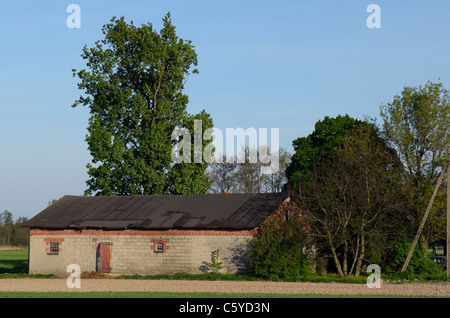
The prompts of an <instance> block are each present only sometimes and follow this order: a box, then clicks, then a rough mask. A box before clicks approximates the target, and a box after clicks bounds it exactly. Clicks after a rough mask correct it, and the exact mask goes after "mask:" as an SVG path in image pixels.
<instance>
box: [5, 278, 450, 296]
mask: <svg viewBox="0 0 450 318" xmlns="http://www.w3.org/2000/svg"><path fill="white" fill-rule="evenodd" d="M88 277H89V274H86V275H85V278H83V276H82V278H81V288H68V287H67V284H66V279H63V278H58V279H37V278H16V279H0V291H36V292H55V291H62V292H67V291H69V292H89V291H113V292H114V291H121V292H130V291H140V292H212V293H274V294H326V295H333V294H334V295H335V294H341V295H415V296H439V297H450V283H404V284H395V283H388V282H382V284H381V288H368V287H367V286H366V285H365V284H344V283H296V282H292V283H290V282H263V281H255V282H251V281H193V280H126V279H97V278H99V277H97V278H88ZM101 278H112V277H111V276H109V275H105V276H102V277H101Z"/></svg>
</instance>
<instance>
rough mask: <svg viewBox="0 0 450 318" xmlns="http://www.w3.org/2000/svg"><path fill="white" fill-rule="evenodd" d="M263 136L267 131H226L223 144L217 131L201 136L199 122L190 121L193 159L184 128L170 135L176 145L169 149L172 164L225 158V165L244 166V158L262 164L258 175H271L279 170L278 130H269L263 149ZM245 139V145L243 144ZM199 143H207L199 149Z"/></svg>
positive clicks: (232, 129)
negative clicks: (192, 125)
mask: <svg viewBox="0 0 450 318" xmlns="http://www.w3.org/2000/svg"><path fill="white" fill-rule="evenodd" d="M267 132H268V131H267V128H259V129H258V131H257V130H256V128H253V127H250V128H247V129H246V130H244V129H243V128H226V131H225V140H224V134H223V132H222V131H221V130H220V129H218V128H208V129H206V130H205V132H204V133H203V129H202V121H201V120H198V119H196V120H194V158H192V142H191V141H192V136H191V133H190V132H189V130H188V129H187V128H184V127H179V128H176V129H174V131H173V132H172V140H175V141H177V143H176V144H175V146H174V147H173V148H172V154H171V156H172V162H174V163H181V162H184V163H192V162H194V163H202V162H206V163H213V162H217V163H223V160H224V157H225V161H226V162H228V163H234V162H235V161H236V162H237V163H245V162H246V159H247V157H248V162H249V163H258V162H260V163H261V164H262V165H261V173H262V174H274V173H276V172H277V171H278V168H279V153H280V149H279V148H280V147H279V137H280V136H279V128H271V129H270V148H269V147H268V146H267V144H268V142H267V137H268V135H267ZM213 136H214V138H213ZM180 137H181V140H180ZM235 137H236V140H237V143H236V144H235V142H234V141H235ZM246 137H247V138H248V143H246ZM203 141H210V142H209V143H208V144H207V145H206V146H205V147H203ZM224 146H226V147H224ZM225 148H226V152H225ZM213 153H214V154H213ZM236 153H237V155H236ZM258 157H259V158H258Z"/></svg>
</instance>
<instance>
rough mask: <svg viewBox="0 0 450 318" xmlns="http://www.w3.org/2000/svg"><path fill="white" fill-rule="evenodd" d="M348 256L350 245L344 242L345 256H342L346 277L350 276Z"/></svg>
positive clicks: (343, 270)
mask: <svg viewBox="0 0 450 318" xmlns="http://www.w3.org/2000/svg"><path fill="white" fill-rule="evenodd" d="M347 255H348V243H347V241H345V242H344V255H342V272H343V273H344V276H348V264H347Z"/></svg>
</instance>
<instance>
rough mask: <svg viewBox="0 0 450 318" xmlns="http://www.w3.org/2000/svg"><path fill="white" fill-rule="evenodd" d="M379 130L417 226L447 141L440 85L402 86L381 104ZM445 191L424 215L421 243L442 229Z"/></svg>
mask: <svg viewBox="0 0 450 318" xmlns="http://www.w3.org/2000/svg"><path fill="white" fill-rule="evenodd" d="M380 112H381V117H382V118H383V132H384V135H385V138H386V140H387V141H388V142H389V144H390V145H391V147H393V148H394V149H395V150H396V151H397V153H398V156H399V157H400V160H401V161H402V163H403V166H404V168H405V171H406V173H405V180H404V186H403V187H404V188H405V189H407V193H408V198H407V202H408V203H409V211H410V216H409V217H410V219H411V220H412V221H413V222H414V224H415V225H416V228H418V227H419V224H420V222H421V220H422V218H423V215H424V213H425V210H426V208H427V205H428V202H429V200H430V198H431V195H432V192H433V188H434V186H435V184H436V182H437V179H438V176H439V174H440V172H441V171H442V167H443V166H444V165H445V163H446V161H447V154H446V151H447V146H448V145H450V96H449V91H448V90H447V89H445V88H444V87H443V84H442V83H432V82H427V84H426V85H425V86H419V87H404V89H403V91H402V92H401V94H400V95H395V96H394V98H393V100H392V102H390V103H388V104H387V105H382V106H381V107H380ZM445 213H446V212H445V189H443V188H441V189H440V191H439V192H438V194H437V196H436V198H435V201H434V204H433V207H432V210H431V211H430V214H429V216H428V218H427V222H426V223H425V226H424V229H423V231H422V235H421V237H420V246H421V248H422V250H423V251H424V253H425V255H426V251H427V247H428V243H429V242H431V241H432V240H435V239H439V238H443V235H444V233H445Z"/></svg>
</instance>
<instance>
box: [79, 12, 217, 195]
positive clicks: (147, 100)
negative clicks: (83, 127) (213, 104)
mask: <svg viewBox="0 0 450 318" xmlns="http://www.w3.org/2000/svg"><path fill="white" fill-rule="evenodd" d="M102 31H103V34H104V39H103V40H101V41H97V42H96V43H95V46H94V47H92V48H88V47H87V46H85V47H84V49H83V54H82V55H81V56H82V58H83V59H85V60H86V66H87V68H86V69H82V70H79V71H77V70H73V76H77V77H78V78H79V79H80V80H81V81H80V82H79V84H78V88H79V89H80V90H83V91H84V95H82V96H80V98H79V99H78V100H76V101H75V103H74V104H73V107H77V106H88V107H89V108H90V118H89V125H88V128H87V130H88V134H87V136H86V141H87V143H88V149H89V151H90V153H91V155H92V163H89V164H88V165H87V168H88V175H89V177H90V178H89V179H88V180H87V182H86V183H87V185H88V189H87V190H86V191H85V194H88V195H89V194H96V195H141V194H192V193H204V192H206V190H207V189H208V188H209V185H210V183H211V182H210V180H209V178H208V176H207V174H205V169H206V168H207V166H208V164H207V163H205V162H203V161H202V162H201V163H177V164H175V163H174V162H172V159H171V150H172V148H173V146H174V143H175V142H176V141H175V140H172V138H171V134H172V132H173V131H174V129H175V128H177V127H186V128H187V129H188V130H189V131H190V133H191V135H192V136H194V119H200V120H202V129H203V131H202V132H204V131H205V130H206V129H208V128H211V127H212V125H213V124H212V119H211V117H210V115H209V114H207V113H206V112H205V111H202V112H200V113H199V114H197V115H192V114H189V113H188V112H187V104H188V96H187V95H186V94H183V89H184V84H185V81H186V79H187V77H188V76H189V75H190V74H191V73H198V71H197V70H196V69H193V70H191V67H193V66H197V54H196V52H195V50H194V46H193V45H192V43H191V41H186V40H183V39H181V38H179V37H178V36H177V35H176V32H175V26H174V25H173V24H172V22H171V18H170V13H168V14H167V15H166V16H165V17H164V19H163V27H162V29H161V30H160V32H159V33H158V32H157V31H155V30H154V28H153V26H152V24H150V23H148V24H143V25H141V26H140V27H137V26H135V25H134V24H133V22H131V23H130V24H128V23H127V22H126V21H125V19H124V17H121V18H120V19H117V18H116V17H113V18H112V19H111V21H110V23H108V24H106V25H104V27H103V29H102ZM205 144H206V142H203V146H204V145H205ZM192 157H193V156H192Z"/></svg>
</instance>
